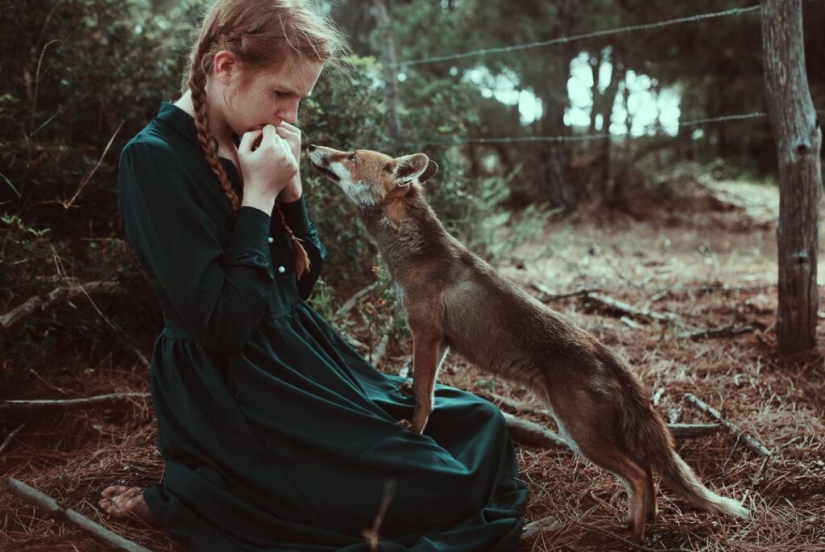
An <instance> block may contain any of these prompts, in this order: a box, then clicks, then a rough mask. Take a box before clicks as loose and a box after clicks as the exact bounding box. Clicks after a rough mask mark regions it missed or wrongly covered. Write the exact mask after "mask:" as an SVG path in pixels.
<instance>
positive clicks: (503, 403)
mask: <svg viewBox="0 0 825 552" xmlns="http://www.w3.org/2000/svg"><path fill="white" fill-rule="evenodd" d="M474 394H475V395H477V396H479V397H481V398H482V399H486V400H488V401H490V402H491V403H493V404H495V405H496V406H498V407H499V408H502V409H503V410H507V411H508V412H510V413H513V414H514V417H515V416H516V415H520V414H527V415H533V416H540V417H542V418H544V419H546V420H553V415H552V414H550V411H549V410H542V409H540V408H535V407H533V406H530V405H529V404H525V403H522V402H518V401H514V400H512V399H508V398H507V397H502V396H501V395H497V394H495V393H486V392H484V391H474ZM531 423H532V422H531ZM535 425H537V426H539V427H542V426H540V425H539V424H535ZM667 428H668V430H670V433H671V435H673V436H674V437H675V438H677V439H692V438H696V437H703V436H705V435H710V434H712V433H716V432H717V431H719V430H720V429H722V426H721V424H667ZM527 430H528V431H529V430H532V427H530V428H527ZM517 431H518V430H517ZM545 431H547V430H545ZM551 433H552V432H551ZM553 435H556V434H555V433H553ZM539 438H540V437H539ZM559 438H561V437H559Z"/></svg>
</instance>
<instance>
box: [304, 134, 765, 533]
mask: <svg viewBox="0 0 825 552" xmlns="http://www.w3.org/2000/svg"><path fill="white" fill-rule="evenodd" d="M308 151H309V154H308V155H309V159H310V162H311V164H312V166H313V167H314V168H315V169H317V170H318V171H319V173H320V174H321V175H323V176H324V177H326V178H327V179H329V180H331V181H333V182H335V183H336V184H337V185H338V186H339V187H340V189H341V190H342V191H343V193H344V195H345V196H346V198H347V199H348V200H349V202H351V203H352V204H353V205H354V206H355V210H356V211H357V214H358V216H359V218H360V220H361V221H362V223H363V225H364V227H365V229H366V231H367V233H368V234H369V236H370V238H371V239H372V241H373V242H374V243H375V244H376V246H377V247H378V250H379V252H380V255H381V258H382V260H383V262H384V263H385V265H386V267H387V269H388V272H389V274H390V278H391V280H392V281H393V283H394V284H395V286H396V288H397V291H398V295H399V297H400V299H401V304H402V307H403V310H404V314H405V317H406V321H407V324H408V326H409V328H410V331H411V333H412V338H413V339H412V344H413V363H412V366H413V374H412V380H413V381H412V394H413V397H414V409H413V416H412V420H411V422H409V423H408V428H409V429H410V430H411V431H413V432H415V433H418V434H421V433H423V431H424V429H425V427H426V425H427V420H428V418H429V416H430V415H431V413H432V411H433V390H434V386H435V382H436V378H437V374H438V371H439V369H440V367H441V364H442V363H443V362H444V359H445V357H446V356H447V353H448V351H450V350H452V351H455V352H457V353H458V354H459V355H461V356H462V357H464V358H465V359H466V360H468V361H469V362H470V363H472V364H474V365H475V366H477V367H478V368H480V369H481V370H483V371H485V372H487V373H490V374H494V375H497V376H501V377H502V378H504V379H506V380H509V381H512V382H515V383H517V384H520V385H523V386H525V387H527V388H529V389H531V390H532V391H533V392H534V393H535V394H536V395H537V396H538V397H540V398H541V399H543V401H544V402H545V403H546V406H547V409H548V411H549V412H550V413H551V414H552V416H553V418H554V419H555V421H556V424H557V427H558V430H559V433H560V434H561V435H562V437H563V438H564V439H565V440H566V441H567V443H568V444H569V446H570V448H571V449H573V451H574V452H576V453H578V454H580V455H581V456H584V457H585V458H587V459H588V460H590V461H591V462H593V463H594V464H596V465H597V466H599V467H601V468H603V469H605V470H607V471H608V472H610V473H612V474H613V475H614V476H616V477H617V478H618V479H619V481H620V482H621V483H622V484H623V485H624V487H625V489H626V491H627V495H628V506H627V508H628V519H629V522H630V523H629V525H630V531H631V534H632V537H633V538H634V539H635V540H636V541H638V542H641V541H642V540H643V539H644V533H645V524H646V522H647V520H651V522H655V520H656V517H657V515H658V506H657V501H656V491H655V488H654V480H653V473H654V472H656V473H658V474H659V476H660V477H661V479H662V481H663V482H664V483H666V484H667V485H668V487H669V488H670V489H672V490H673V491H675V492H676V493H677V494H678V495H680V496H681V497H682V498H684V499H685V500H687V501H688V502H689V503H691V504H693V505H694V506H697V507H699V508H701V509H704V510H707V511H716V512H720V513H723V514H728V515H733V516H740V517H747V516H748V515H749V511H748V509H747V508H746V507H745V506H744V505H742V503H740V502H737V501H735V500H733V499H730V498H725V497H723V496H720V495H718V494H716V493H714V492H713V491H711V490H710V489H708V488H707V487H705V486H704V484H702V482H701V481H700V480H699V478H698V477H697V476H696V474H695V473H694V472H693V470H692V469H691V468H690V467H689V466H688V465H687V464H686V463H685V461H684V460H682V458H681V457H680V456H679V455H678V454H677V453H676V451H675V450H674V441H673V436H672V435H671V433H670V431H669V430H668V428H667V425H666V424H665V422H664V420H663V419H662V416H661V415H660V414H659V413H658V411H657V410H655V409H654V408H653V406H652V404H651V402H650V400H649V399H648V398H647V395H646V393H645V390H644V389H643V386H642V384H641V382H640V380H639V379H638V378H637V377H636V376H635V375H634V374H633V373H632V372H631V370H630V368H629V366H628V364H627V362H626V361H625V360H623V359H622V358H621V357H620V356H619V355H618V354H616V353H614V352H613V351H611V350H610V349H609V348H608V347H606V346H605V345H603V344H602V343H601V342H599V341H598V340H597V339H596V337H594V336H593V335H592V334H590V333H589V332H587V331H585V330H584V329H582V328H580V327H579V326H577V325H576V324H574V323H573V322H571V321H569V320H568V319H566V318H565V317H564V316H563V315H561V314H559V313H557V312H555V311H553V310H552V309H550V308H549V307H548V306H546V305H545V304H543V303H541V302H540V301H538V300H537V299H535V298H534V297H532V296H530V295H529V294H527V293H526V292H525V291H523V290H522V289H521V288H520V287H519V286H517V285H516V284H515V283H514V282H513V281H511V280H510V279H508V278H505V277H504V276H502V275H500V274H499V273H498V272H497V271H496V270H495V269H494V268H493V267H492V266H491V265H490V264H489V263H487V262H486V261H484V260H483V259H482V258H480V257H479V256H477V255H476V254H474V253H473V252H471V251H470V250H469V249H468V248H467V247H465V246H464V245H463V244H462V243H461V242H460V241H459V240H458V239H456V238H455V237H453V236H452V235H451V234H450V233H448V232H447V230H446V229H445V228H444V226H443V224H442V223H441V221H440V220H439V218H438V217H437V215H436V214H435V212H434V211H433V209H432V208H431V207H430V205H429V203H428V202H427V199H426V197H425V193H424V184H426V183H427V182H428V181H429V180H430V179H431V178H432V177H433V176H434V175H435V174H436V172H437V170H438V165H437V164H436V163H435V162H433V161H431V160H430V159H429V157H428V156H427V155H426V154H424V153H415V154H411V155H403V156H400V157H392V156H390V155H387V154H384V153H380V152H377V151H371V150H365V149H356V150H354V151H338V150H335V149H332V148H328V147H323V146H317V145H314V144H311V145H310V146H309V147H308Z"/></svg>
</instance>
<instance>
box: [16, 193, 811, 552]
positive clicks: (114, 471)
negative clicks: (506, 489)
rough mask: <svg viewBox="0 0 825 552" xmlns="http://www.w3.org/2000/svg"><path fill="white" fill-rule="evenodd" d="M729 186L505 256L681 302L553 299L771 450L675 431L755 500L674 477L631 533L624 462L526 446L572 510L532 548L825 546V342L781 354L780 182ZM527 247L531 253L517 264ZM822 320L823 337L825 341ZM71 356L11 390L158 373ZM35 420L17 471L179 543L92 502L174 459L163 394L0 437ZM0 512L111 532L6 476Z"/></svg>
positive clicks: (596, 213) (533, 479)
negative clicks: (813, 352)
mask: <svg viewBox="0 0 825 552" xmlns="http://www.w3.org/2000/svg"><path fill="white" fill-rule="evenodd" d="M704 184H706V185H707V186H709V187H713V186H715V185H714V184H713V183H704ZM718 188H719V189H714V193H710V192H708V191H707V189H705V190H704V191H702V190H699V191H696V188H695V187H694V188H693V191H692V192H690V193H688V192H687V191H683V192H681V193H680V194H677V195H676V196H675V197H674V198H672V200H671V201H669V202H664V203H660V204H657V205H656V206H655V208H654V207H652V206H649V205H648V206H645V205H641V203H640V204H639V205H638V207H637V211H638V214H637V215H636V216H635V217H629V216H627V215H624V214H621V215H620V214H616V213H611V212H605V211H604V210H599V209H594V210H593V211H591V212H584V213H581V214H580V215H578V216H577V217H575V218H574V219H573V220H569V219H568V220H559V221H553V222H551V223H549V224H548V226H547V229H546V230H547V232H546V234H545V235H546V240H545V241H544V242H543V243H538V244H531V245H529V246H524V247H522V248H520V249H519V250H517V251H516V252H514V254H513V261H514V262H513V263H512V265H510V264H508V265H507V266H502V267H501V269H502V271H503V272H504V273H505V274H506V275H508V276H509V277H511V278H513V279H515V280H517V281H520V282H522V283H524V284H525V286H527V285H528V284H529V283H530V282H533V281H537V282H540V283H542V284H543V285H545V286H547V287H549V288H551V289H552V290H554V291H556V292H559V293H562V292H567V291H573V290H576V289H580V288H593V287H598V288H601V290H602V293H603V294H605V295H609V296H611V297H613V298H615V299H620V300H622V301H625V302H627V303H630V304H632V305H634V306H636V307H640V308H641V307H647V308H648V309H651V310H654V311H657V312H670V313H674V314H676V315H678V317H679V320H680V321H681V323H682V324H683V325H684V327H679V326H676V325H672V324H663V323H660V322H651V321H645V320H639V319H636V320H635V322H636V323H637V326H634V327H631V326H629V325H627V324H626V323H624V322H622V321H621V316H620V315H619V314H618V313H616V312H610V311H608V310H605V309H604V308H602V307H599V306H598V305H596V304H594V303H592V302H589V301H588V300H587V299H586V298H582V297H572V298H568V299H564V300H560V301H556V302H553V303H551V306H552V307H553V308H555V309H557V310H559V311H561V312H564V313H566V314H567V315H568V316H570V317H571V318H572V319H573V320H575V321H576V322H577V323H579V324H581V325H582V326H584V327H586V328H588V329H589V330H590V331H592V332H594V333H595V334H596V335H597V336H598V337H600V338H601V339H602V340H603V341H604V342H605V343H607V344H609V345H610V346H611V347H613V348H615V349H616V350H618V351H620V352H621V353H622V354H623V355H625V356H626V357H627V358H628V359H630V361H631V364H632V365H633V366H634V367H635V369H636V370H637V371H638V374H639V376H640V377H641V378H642V380H643V381H644V382H645V384H646V385H647V386H648V387H649V389H650V391H651V394H655V395H656V397H657V399H658V402H657V408H659V409H660V411H661V412H662V413H663V414H664V415H665V417H666V418H668V420H669V421H671V422H707V421H712V420H710V419H709V418H708V416H707V415H706V414H704V413H702V412H700V411H699V410H697V409H696V408H695V407H693V406H691V405H690V404H688V403H687V402H686V401H685V400H684V395H685V394H686V393H693V394H694V395H696V396H698V397H699V398H701V399H703V400H704V401H705V402H707V403H708V404H710V405H711V406H713V407H714V408H716V409H717V410H720V411H721V412H722V413H723V414H724V415H725V416H727V417H728V418H729V419H730V420H731V421H733V422H734V423H736V424H737V425H738V426H739V427H741V428H742V429H743V430H745V431H747V432H748V433H750V434H751V435H753V436H755V437H756V438H757V439H759V440H760V441H761V442H762V443H763V444H764V445H765V446H767V447H768V448H769V449H771V450H772V451H773V456H772V458H771V459H769V460H767V461H765V460H764V459H763V458H762V457H760V456H759V455H758V454H756V453H755V452H754V451H753V450H751V449H750V448H749V447H747V446H746V445H745V444H744V443H743V442H742V441H741V440H737V438H736V436H735V435H733V434H731V433H730V432H726V431H722V432H719V433H717V434H715V435H713V436H710V437H702V438H698V439H693V440H685V441H680V442H679V443H678V449H679V452H680V454H681V455H682V456H683V457H684V458H685V460H686V461H687V462H688V463H689V464H690V465H691V466H693V467H694V469H695V470H696V471H697V472H698V473H699V475H700V477H701V478H702V479H703V481H705V482H706V483H707V485H708V486H709V487H711V488H712V489H714V490H716V491H718V492H720V493H722V494H724V495H727V496H731V497H734V498H737V499H743V500H744V501H745V502H746V503H747V505H748V506H749V507H750V508H751V510H752V512H753V515H752V517H751V518H749V519H746V520H740V519H731V518H726V517H722V516H717V515H713V514H707V513H704V512H700V511H696V510H694V509H692V508H690V507H689V506H687V505H686V504H685V503H684V502H683V501H681V500H680V499H678V497H676V496H674V495H673V494H672V493H670V492H669V491H668V490H667V489H662V490H661V491H660V493H659V498H660V507H661V515H660V518H659V520H658V522H657V523H655V524H654V525H652V526H651V527H650V528H649V530H648V538H647V541H646V542H645V544H644V546H639V545H634V544H632V543H629V542H628V541H627V540H626V538H627V536H628V535H629V532H628V531H627V529H626V528H625V526H624V524H625V514H626V512H625V507H626V506H625V505H626V500H625V499H626V497H625V494H624V490H623V488H622V487H621V485H619V484H618V482H617V481H616V480H615V479H614V478H613V477H612V476H610V475H609V474H606V473H605V472H603V471H600V470H598V469H597V468H595V467H593V466H592V465H590V464H589V463H588V462H586V461H584V460H582V459H580V458H577V457H576V456H574V455H573V454H572V453H571V452H569V451H568V450H565V449H561V448H559V449H548V450H537V449H530V448H527V447H523V446H518V448H517V454H518V458H519V463H520V467H521V474H522V477H523V478H524V480H525V481H527V482H528V483H529V485H530V489H531V492H530V497H529V503H528V506H527V520H528V522H529V521H531V520H537V519H540V518H543V517H545V516H555V517H557V518H558V519H559V520H560V521H561V525H560V527H559V528H557V529H554V530H550V531H546V532H544V533H542V534H539V535H537V536H536V537H535V538H533V539H532V540H530V541H528V542H523V543H522V544H521V546H520V548H519V551H520V552H526V551H546V550H611V551H618V550H703V551H705V550H707V551H726V552H727V551H740V550H741V551H756V550H765V551H767V550H785V551H806V550H823V549H825V462H823V460H824V458H823V439H825V431H823V430H824V429H825V428H823V402H825V393H823V380H825V368H823V361H822V359H821V358H820V357H812V358H807V359H800V360H797V361H796V362H782V361H780V360H778V359H777V357H776V353H775V350H776V344H775V336H774V332H773V324H774V318H775V308H776V288H775V282H776V268H775V263H776V251H775V249H776V246H775V242H774V236H773V220H774V219H772V218H771V216H773V217H774V218H775V213H776V211H775V191H774V190H770V189H764V188H755V189H749V190H748V196H747V198H743V197H740V196H736V193H737V190H738V189H737V188H735V187H731V186H729V185H726V186H719V187H718ZM719 190H721V191H719ZM731 194H734V195H733V196H731ZM740 200H741V201H740ZM518 264H521V265H522V266H523V267H524V268H522V269H518V268H516V265H518ZM820 274H823V271H821V270H820ZM731 324H737V325H744V324H747V325H750V326H753V327H754V328H755V330H754V331H753V332H751V333H747V334H743V335H740V336H737V337H730V338H721V339H705V340H699V341H692V340H689V339H683V338H679V334H680V333H682V332H683V331H685V329H686V328H709V327H718V326H726V325H731ZM823 331H825V329H823V330H821V331H820V335H819V341H820V350H825V349H823V347H822V343H823V341H825V335H823ZM390 353H391V356H389V357H387V366H388V368H389V369H397V368H399V367H400V366H401V365H402V364H403V362H404V360H405V355H406V354H407V353H408V350H407V349H406V345H405V344H401V345H398V344H395V345H394V346H393V347H391V349H390ZM61 360H62V361H63V362H66V363H70V364H74V366H68V365H64V367H65V368H71V370H54V369H49V368H48V362H53V361H54V359H52V360H51V361H47V360H45V359H44V360H43V361H40V362H38V363H35V364H33V365H32V369H33V370H34V371H35V372H36V373H37V374H38V375H37V376H34V375H29V377H28V378H27V381H21V382H20V386H19V387H18V388H16V389H14V390H11V391H12V393H13V394H14V397H15V398H24V397H35V396H37V397H52V398H70V397H74V396H79V395H86V396H88V395H92V394H98V393H105V392H116V391H126V390H130V391H146V386H147V383H146V381H145V380H146V377H145V373H144V372H143V371H142V370H140V369H138V368H124V367H122V366H98V367H94V370H93V372H92V375H91V376H90V375H89V372H88V370H87V368H88V367H84V366H83V365H82V362H81V361H80V360H74V361H72V360H71V359H61ZM441 379H442V381H443V382H446V383H450V384H453V385H457V386H460V387H463V388H465V389H469V390H474V389H480V390H486V391H495V392H496V393H498V394H501V395H505V396H508V397H510V398H512V399H515V400H518V401H522V402H531V401H532V399H531V397H530V396H528V395H527V393H526V392H525V391H524V390H523V389H519V388H516V387H513V386H511V385H509V384H506V383H505V382H502V381H496V380H493V379H491V378H490V377H489V376H487V375H485V374H480V373H478V372H477V371H476V370H475V369H473V368H472V367H469V366H467V365H466V364H465V363H463V362H462V361H461V360H460V359H457V358H451V359H450V363H449V365H448V366H447V369H446V370H445V371H444V372H443V374H442V378H441ZM660 390H661V391H660ZM534 404H536V406H540V405H539V404H538V403H534ZM23 422H25V423H26V424H27V426H26V427H25V428H24V430H23V431H21V432H20V433H19V434H18V435H17V436H16V437H15V439H14V441H13V443H11V446H10V447H9V448H8V450H6V452H5V453H3V454H2V457H0V466H2V472H3V473H8V474H10V475H13V476H15V477H17V478H18V479H20V480H22V481H25V482H26V483H28V484H30V485H32V486H34V487H36V488H38V489H39V490H41V491H43V492H45V493H47V494H49V495H50V496H51V497H53V498H55V499H56V500H58V501H59V502H60V503H61V504H62V505H63V506H65V507H69V508H73V509H76V510H78V511H79V512H81V513H83V514H84V515H87V516H88V517H90V518H91V519H93V520H95V521H98V522H100V523H103V524H105V525H106V526H107V527H109V528H111V529H112V530H114V531H116V532H118V533H120V534H121V535H124V536H126V537H127V538H130V539H132V540H134V541H136V542H139V543H141V544H143V545H144V546H146V547H148V548H150V549H151V550H156V551H173V550H180V547H178V546H177V545H175V544H174V543H173V542H172V541H171V539H170V538H169V537H167V536H166V535H164V534H163V533H161V532H159V531H157V530H153V529H151V528H148V527H145V526H142V525H141V524H140V523H139V522H137V521H127V522H116V521H113V520H109V519H105V518H104V517H103V516H102V515H101V514H100V512H99V510H98V509H97V508H96V505H95V502H96V500H97V496H98V494H99V492H100V490H101V489H102V488H103V487H104V486H105V485H108V484H112V483H122V484H126V485H147V484H150V483H152V482H156V481H158V480H160V478H161V477H162V469H163V466H162V462H161V459H160V458H159V457H158V456H157V454H156V452H155V448H154V434H155V430H154V425H153V423H154V422H153V417H152V412H151V408H150V405H148V404H145V403H141V402H138V403H135V404H134V405H132V406H131V407H130V408H124V409H109V410H103V411H82V412H67V413H63V412H60V413H57V414H49V415H42V416H40V415H38V416H23V415H16V414H15V415H10V414H4V416H3V418H2V420H1V421H0V441H2V438H5V435H7V434H8V433H9V432H11V431H12V430H13V429H14V428H16V427H17V426H19V425H20V424H21V423H23ZM0 512H2V514H0V549H2V550H8V551H12V550H14V551H22V550H27V551H30V550H50V551H62V550H66V551H69V550H80V551H96V550H105V549H106V548H105V547H103V546H101V545H99V544H97V543H96V542H95V541H93V540H92V539H89V538H88V537H86V536H85V535H83V534H81V533H80V532H79V531H78V530H77V529H75V528H74V527H72V526H70V525H67V524H63V523H59V522H55V521H51V520H49V519H48V518H46V517H45V516H43V515H42V513H41V512H38V511H37V510H35V509H34V508H33V507H31V506H28V505H26V504H24V503H23V502H21V501H19V500H17V499H16V498H13V497H11V496H10V495H9V494H8V493H0Z"/></svg>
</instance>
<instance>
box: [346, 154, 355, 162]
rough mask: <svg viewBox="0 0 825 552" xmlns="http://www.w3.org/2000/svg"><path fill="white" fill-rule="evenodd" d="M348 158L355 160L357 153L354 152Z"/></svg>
mask: <svg viewBox="0 0 825 552" xmlns="http://www.w3.org/2000/svg"><path fill="white" fill-rule="evenodd" d="M347 160H349V161H355V154H354V153H353V154H352V155H350V156H349V157H347Z"/></svg>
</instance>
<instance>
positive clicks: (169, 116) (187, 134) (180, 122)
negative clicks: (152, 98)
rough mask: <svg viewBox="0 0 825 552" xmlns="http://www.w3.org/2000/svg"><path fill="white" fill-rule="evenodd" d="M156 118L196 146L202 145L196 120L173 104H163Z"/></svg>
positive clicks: (165, 102)
mask: <svg viewBox="0 0 825 552" xmlns="http://www.w3.org/2000/svg"><path fill="white" fill-rule="evenodd" d="M155 118H156V119H157V120H159V121H162V122H164V123H165V124H167V125H168V126H169V127H171V128H172V130H174V131H175V132H177V133H178V134H180V135H181V136H183V137H184V138H186V139H187V140H188V141H190V142H192V143H193V144H195V145H200V142H199V141H198V129H197V128H195V119H193V118H192V116H191V115H189V114H188V113H187V112H186V111H184V110H182V109H181V108H179V107H178V106H176V105H175V104H173V103H172V102H167V101H164V102H162V103H161V104H160V110H159V111H158V114H157V116H156V117H155Z"/></svg>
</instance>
